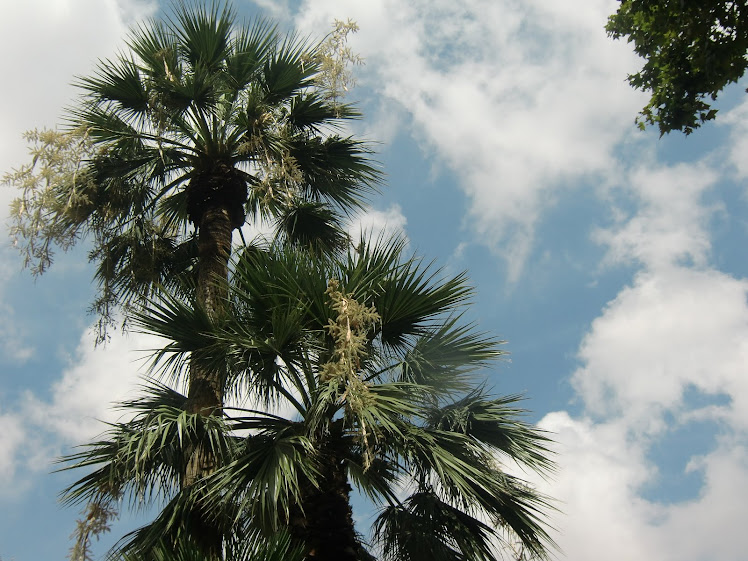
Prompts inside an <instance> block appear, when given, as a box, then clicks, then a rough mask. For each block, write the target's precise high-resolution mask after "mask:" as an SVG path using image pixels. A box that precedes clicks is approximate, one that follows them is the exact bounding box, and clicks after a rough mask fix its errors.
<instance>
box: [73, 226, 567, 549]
mask: <svg viewBox="0 0 748 561" xmlns="http://www.w3.org/2000/svg"><path fill="white" fill-rule="evenodd" d="M403 248H404V244H403V243H402V242H400V241H397V240H394V241H390V242H383V241H379V242H377V243H374V244H369V243H364V242H363V241H362V242H361V244H360V245H359V246H358V248H357V249H356V250H355V251H354V250H351V251H350V252H349V254H348V255H347V256H344V257H339V258H331V259H319V258H316V257H313V256H310V255H309V253H308V252H300V251H297V250H293V249H288V248H286V249H283V248H279V247H272V248H270V249H268V250H261V249H253V250H251V251H247V252H245V253H244V254H243V255H242V256H241V258H240V259H239V260H238V262H237V264H236V266H235V268H234V273H233V276H232V282H231V287H230V298H229V301H230V305H229V307H228V309H227V311H226V314H225V315H222V316H220V317H215V316H211V315H210V314H208V313H207V312H206V311H205V310H204V309H203V308H202V307H201V306H195V305H194V302H193V301H191V300H184V299H183V298H182V297H181V296H179V295H171V296H168V297H166V298H165V299H163V300H161V301H159V302H153V303H152V304H151V305H150V307H149V310H148V312H147V313H144V314H141V315H140V316H139V317H138V319H137V323H138V325H139V326H140V327H141V328H142V329H144V330H145V331H147V332H149V333H154V334H158V335H159V336H162V337H165V338H166V339H167V340H168V341H169V343H168V344H167V345H166V346H164V347H163V348H162V349H160V350H159V351H158V352H157V353H156V354H155V355H154V368H155V371H156V372H157V373H159V374H160V376H162V379H163V376H171V381H172V382H174V381H176V380H178V379H179V373H180V372H183V371H185V369H187V368H188V365H190V364H194V363H195V362H197V363H199V364H200V367H201V368H206V369H221V370H223V371H225V372H226V373H227V388H229V390H230V391H231V392H232V393H233V394H234V395H236V396H242V397H244V398H245V403H244V405H243V408H236V409H229V408H227V409H226V410H225V411H223V412H222V413H220V412H216V413H214V414H212V415H207V416H201V415H196V414H194V412H192V411H190V410H189V408H188V406H187V405H188V403H189V398H188V397H186V396H184V395H182V394H180V393H179V392H177V391H175V390H173V389H171V388H170V387H168V386H167V385H164V384H162V383H159V382H151V383H150V385H149V386H148V389H147V393H146V395H145V396H144V397H143V398H141V399H139V400H136V401H133V402H130V403H127V404H125V408H126V409H127V410H129V411H130V412H131V414H133V415H134V416H133V418H132V420H131V421H129V422H124V423H121V424H117V425H113V426H112V427H111V429H110V431H109V432H108V433H107V434H106V435H105V436H104V437H103V438H102V440H100V441H99V442H94V443H92V444H89V445H87V446H86V447H85V448H84V450H82V451H81V452H80V453H78V454H75V455H73V456H70V457H69V458H67V460H66V461H67V463H68V465H69V466H70V467H71V468H80V467H89V468H90V467H94V468H95V469H94V471H93V472H91V473H90V474H89V475H87V476H85V477H84V478H82V479H81V480H79V481H78V482H76V483H75V484H74V485H72V486H71V487H70V488H69V489H68V490H67V491H66V493H65V497H66V500H68V501H97V500H102V499H104V498H105V497H106V496H112V495H114V496H117V497H119V496H121V495H123V494H124V495H125V496H130V497H132V498H133V500H135V501H142V500H143V498H146V499H148V498H152V499H155V498H159V499H162V503H161V504H164V503H165V506H163V508H162V510H161V512H160V514H159V515H158V517H157V518H156V519H155V520H154V521H153V522H152V523H150V524H148V525H146V526H144V527H143V528H141V529H140V530H138V531H136V532H135V533H133V534H132V535H130V536H128V537H127V538H125V539H124V540H123V541H122V542H121V543H120V550H119V552H120V554H123V555H133V556H135V558H137V557H138V556H145V557H148V555H149V553H148V552H152V551H153V550H154V549H155V550H159V549H160V548H161V549H163V548H166V549H168V548H170V547H173V544H177V543H180V544H181V543H183V542H184V541H185V539H187V540H189V539H190V536H192V535H193V533H194V532H193V527H191V518H190V512H191V509H193V508H194V506H195V504H196V501H198V500H199V501H203V503H202V504H203V506H204V507H205V508H206V514H207V516H208V517H209V519H210V520H211V523H212V524H214V526H215V527H216V528H219V529H220V531H221V533H222V536H223V539H224V542H223V548H224V551H226V552H228V555H227V558H231V559H233V557H231V554H232V552H234V551H237V550H238V548H240V547H241V544H242V543H243V540H244V537H245V536H258V535H260V536H271V535H274V533H275V532H279V531H280V532H287V533H288V534H289V535H290V536H291V537H292V538H293V543H296V544H299V546H300V547H301V548H302V550H301V551H302V553H303V555H304V556H305V559H307V560H308V561H312V560H349V559H350V560H368V559H373V556H372V553H371V552H370V551H369V550H370V547H367V544H366V543H365V540H364V539H363V538H362V537H361V535H360V534H359V533H358V531H357V529H356V527H355V525H354V521H353V512H352V508H351V500H350V499H351V491H352V487H353V486H355V487H356V488H357V489H358V490H359V491H360V492H361V493H362V495H364V496H366V497H368V498H369V499H371V500H372V501H373V502H374V504H375V505H376V506H377V507H378V508H379V516H378V517H377V519H376V521H375V522H374V533H373V534H372V539H373V540H374V543H373V544H371V545H372V546H373V547H374V548H376V551H378V552H379V553H380V554H381V556H382V557H383V558H385V559H392V560H398V561H406V560H407V561H416V560H468V559H471V560H481V561H482V560H486V561H488V560H494V559H497V558H500V556H501V553H500V551H501V545H502V544H504V545H506V542H507V541H512V540H518V541H519V542H520V543H521V544H522V546H523V547H524V548H525V549H526V550H527V551H528V552H529V553H530V554H531V555H534V556H537V557H541V558H544V557H546V556H547V551H548V548H549V547H550V546H552V541H551V540H550V539H549V537H548V534H547V533H546V531H545V529H544V525H543V516H544V511H545V510H547V509H548V508H551V507H550V505H549V502H548V501H547V500H546V499H545V498H544V497H543V496H541V495H539V494H538V493H537V492H536V491H535V490H534V489H533V488H532V487H531V486H529V485H527V484H526V483H525V482H523V481H522V480H520V479H518V478H516V477H515V476H513V475H511V474H510V473H509V472H508V471H507V467H508V466H509V465H510V464H518V465H519V466H521V467H523V468H525V469H530V470H534V471H538V472H541V473H545V472H547V471H549V470H550V469H552V467H553V464H552V462H551V461H550V459H549V451H548V449H547V447H546V446H547V443H548V440H547V437H546V436H545V435H544V434H543V433H542V432H541V431H539V430H538V429H535V428H533V427H532V426H530V425H528V424H526V423H524V422H522V420H521V418H520V415H521V413H522V410H521V409H519V408H518V406H517V403H516V402H517V400H518V398H517V396H509V397H496V396H492V395H491V394H490V392H489V391H488V390H487V388H486V386H485V382H484V381H483V380H482V379H481V377H479V376H478V375H477V373H478V371H479V370H480V369H481V368H483V367H485V366H486V365H487V364H488V363H489V362H491V361H492V360H494V359H496V358H497V357H499V356H501V355H502V354H503V351H502V350H501V349H500V344H501V341H497V340H495V339H493V338H491V337H489V336H487V335H485V334H482V333H479V332H476V330H475V329H474V327H473V326H471V325H465V324H463V322H462V321H461V311H462V309H463V306H464V305H465V304H466V303H467V302H468V301H469V299H470V296H471V289H470V287H469V286H468V285H467V284H466V278H465V276H464V275H458V276H456V277H451V278H450V277H444V276H443V275H442V274H441V273H439V271H434V270H433V269H432V268H431V267H430V266H428V265H424V264H423V263H422V262H421V261H419V260H418V259H415V258H408V259H405V258H403ZM194 446H202V447H204V448H205V449H208V450H210V453H211V454H212V455H213V456H214V457H216V458H219V459H220V461H219V462H218V467H217V469H216V470H215V471H214V472H213V473H212V474H210V475H209V476H207V477H205V478H203V479H201V480H200V481H199V482H198V483H197V484H196V485H194V486H192V487H186V488H185V487H181V488H180V485H179V479H180V477H181V474H182V473H183V470H184V466H183V463H184V461H185V460H184V458H185V455H184V452H183V451H184V449H185V448H190V447H194ZM196 493H197V494H196ZM196 497H199V499H196ZM236 559H237V560H238V559H243V558H241V557H236Z"/></svg>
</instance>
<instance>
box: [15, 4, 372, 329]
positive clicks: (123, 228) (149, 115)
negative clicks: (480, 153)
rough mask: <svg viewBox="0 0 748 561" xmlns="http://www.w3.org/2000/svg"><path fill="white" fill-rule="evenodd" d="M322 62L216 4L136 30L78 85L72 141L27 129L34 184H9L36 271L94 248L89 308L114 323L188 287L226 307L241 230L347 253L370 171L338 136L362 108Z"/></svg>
mask: <svg viewBox="0 0 748 561" xmlns="http://www.w3.org/2000/svg"><path fill="white" fill-rule="evenodd" d="M322 45H323V46H324V43H323V44H322ZM323 55H324V52H323V51H322V50H321V49H320V45H318V44H312V43H311V42H309V41H306V40H303V39H300V38H298V37H296V36H295V35H293V34H292V35H286V36H283V35H282V34H279V33H278V32H277V31H276V29H275V28H274V27H273V26H272V25H271V24H269V23H268V22H266V21H255V22H249V23H247V22H240V21H239V20H238V18H237V16H236V14H235V13H234V11H233V10H232V9H231V7H230V6H229V4H226V3H222V2H213V3H211V4H209V5H203V4H202V3H199V2H183V3H176V2H175V3H174V4H173V5H172V9H171V13H170V15H166V16H165V17H164V19H161V20H152V21H149V22H147V23H145V24H142V25H140V26H138V27H135V28H134V29H132V30H131V31H130V35H129V37H128V39H127V48H126V49H125V50H124V51H123V52H122V53H121V54H120V55H119V56H118V57H117V58H115V59H113V60H103V61H101V62H100V63H99V65H98V68H97V69H96V71H95V72H94V73H93V74H92V75H91V76H88V77H83V78H79V79H78V81H77V85H78V86H79V87H80V88H81V89H82V90H83V95H82V97H81V99H80V100H79V102H78V103H77V104H76V105H75V106H74V107H73V108H72V109H71V110H70V111H69V124H70V132H69V133H67V134H63V135H59V134H56V133H54V132H50V131H46V132H44V133H30V136H29V139H30V140H31V141H32V142H33V143H34V144H36V149H35V150H34V152H33V154H34V165H36V166H37V167H42V168H43V169H41V171H40V173H39V174H38V175H34V173H33V172H34V165H32V166H28V167H27V168H23V169H22V170H21V171H20V172H17V173H16V174H13V175H10V176H8V177H6V180H8V181H10V182H13V183H16V184H18V185H19V186H20V187H22V188H23V189H24V194H23V196H22V197H20V198H19V199H18V200H17V201H15V203H14V210H15V211H16V212H14V213H13V216H15V217H16V224H15V225H14V233H15V234H16V235H17V236H18V237H19V238H25V242H26V247H25V249H26V254H27V258H29V259H30V261H31V264H32V265H33V266H34V270H35V272H43V271H44V269H45V268H46V267H47V266H48V265H49V264H50V262H51V247H52V246H54V245H60V246H62V247H63V248H67V247H68V246H69V245H70V244H71V243H73V242H74V241H75V240H77V239H78V238H80V237H82V236H87V235H88V236H90V237H92V238H93V243H94V248H93V250H92V252H91V259H92V260H93V261H94V262H95V263H96V264H97V269H96V277H97V280H98V282H99V286H100V292H99V298H98V300H97V301H96V303H95V305H94V308H95V310H96V311H97V312H99V313H101V314H102V315H103V316H104V318H105V319H106V320H108V319H111V313H112V311H113V309H114V308H118V307H124V308H125V311H127V310H128V309H131V307H132V306H133V305H135V307H137V304H139V303H142V302H143V301H144V299H145V298H147V297H148V296H149V295H150V294H152V293H153V291H154V290H155V289H157V288H158V287H159V286H169V287H176V286H182V287H184V286H185V280H186V279H190V280H192V281H193V282H192V283H190V282H187V283H186V286H188V287H189V286H194V285H195V284H196V286H197V287H198V293H199V298H198V299H199V300H200V301H201V302H205V303H206V305H207V308H208V309H211V310H212V309H215V308H217V307H220V305H221V304H220V302H221V301H222V300H223V299H224V298H223V297H219V294H220V292H221V290H223V289H222V288H221V282H220V280H221V279H226V278H227V275H228V272H227V269H226V265H227V263H228V261H229V256H230V253H231V244H232V232H233V231H234V230H235V229H238V228H241V227H242V226H244V225H245V224H247V223H249V224H256V225H259V224H260V223H261V222H263V221H264V222H266V223H269V225H271V226H273V230H274V232H275V234H276V236H278V237H279V238H282V239H284V240H285V241H287V242H289V243H291V244H297V245H302V246H305V247H307V248H310V249H312V250H313V251H316V252H323V251H326V250H335V249H340V248H341V247H343V246H345V245H346V243H347V237H346V235H345V233H344V230H343V229H342V226H341V225H342V220H343V219H344V218H345V217H346V215H348V214H349V213H351V212H352V211H356V210H357V209H359V208H361V207H362V206H363V205H364V203H365V201H366V197H367V195H368V193H369V192H370V191H371V188H372V187H373V186H374V185H375V184H376V183H377V180H378V177H379V173H378V171H377V170H376V168H375V167H374V166H373V165H372V162H371V161H370V159H369V156H370V150H369V148H368V147H367V145H366V144H364V143H363V142H361V141H358V140H355V139H354V138H352V137H350V136H344V135H342V134H341V133H342V130H343V129H342V126H343V125H344V123H345V121H346V120H348V119H351V118H356V117H357V116H358V113H357V112H356V111H355V110H354V109H353V108H352V107H351V106H350V105H347V104H343V103H340V102H339V101H338V99H337V94H338V92H336V91H334V90H331V89H330V88H329V87H328V86H326V84H328V83H329V76H328V74H329V73H330V72H331V71H330V70H329V69H328V70H326V72H321V68H323V67H325V68H327V67H329V61H326V60H325V59H324V56H323ZM335 71H339V69H336V68H333V70H332V72H335ZM224 284H225V283H224ZM224 289H225V287H224ZM216 291H218V292H216Z"/></svg>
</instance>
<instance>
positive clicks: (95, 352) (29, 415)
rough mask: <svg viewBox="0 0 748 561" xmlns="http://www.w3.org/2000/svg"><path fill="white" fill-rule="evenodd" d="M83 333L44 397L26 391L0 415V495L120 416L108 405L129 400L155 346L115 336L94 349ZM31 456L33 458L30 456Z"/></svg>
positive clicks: (147, 339) (145, 338)
mask: <svg viewBox="0 0 748 561" xmlns="http://www.w3.org/2000/svg"><path fill="white" fill-rule="evenodd" d="M94 341H95V333H94V331H93V330H92V329H91V330H88V331H86V332H85V333H84V334H83V335H82V336H81V339H80V342H79V344H78V347H77V348H76V349H75V351H74V352H73V353H71V355H70V357H69V359H68V361H67V366H66V367H65V368H64V369H63V371H62V373H61V375H60V378H59V379H58V380H57V381H56V382H55V383H54V384H53V385H52V387H51V389H50V391H49V395H45V394H44V393H38V392H36V391H32V390H27V391H26V392H25V394H24V395H23V398H22V399H21V400H20V402H19V404H18V406H17V407H16V408H8V409H7V410H6V411H3V412H2V415H0V423H2V426H3V434H2V436H1V437H0V444H2V445H3V450H4V453H3V459H2V460H0V475H4V477H0V493H3V494H8V493H10V492H11V491H13V490H14V489H16V488H17V487H19V485H20V486H23V484H24V482H26V481H28V480H29V478H31V477H32V476H34V475H35V474H36V473H38V472H40V471H41V472H48V471H49V469H50V465H51V462H52V461H53V460H54V458H55V457H57V456H58V455H60V454H61V453H63V452H64V451H65V449H66V447H68V446H71V445H77V444H81V443H83V442H87V441H90V440H91V439H92V438H93V437H94V436H96V435H97V434H99V433H101V432H103V431H104V430H105V428H106V427H105V425H104V424H103V423H102V421H103V422H114V421H117V420H119V419H120V417H121V415H122V414H123V412H122V411H119V410H117V409H115V408H113V407H112V406H113V404H115V403H118V402H121V401H123V400H125V399H130V398H133V397H135V395H136V394H137V388H138V385H139V384H140V382H141V376H142V374H143V373H144V366H145V362H144V359H145V358H146V357H147V356H148V351H150V350H152V349H154V348H157V347H159V346H161V343H160V341H159V339H157V338H156V337H153V336H149V335H143V334H136V333H129V334H123V333H122V332H116V333H114V334H113V336H112V338H111V340H110V341H109V342H108V343H107V344H106V345H99V346H95V345H94ZM32 452H33V457H32V455H31V454H32Z"/></svg>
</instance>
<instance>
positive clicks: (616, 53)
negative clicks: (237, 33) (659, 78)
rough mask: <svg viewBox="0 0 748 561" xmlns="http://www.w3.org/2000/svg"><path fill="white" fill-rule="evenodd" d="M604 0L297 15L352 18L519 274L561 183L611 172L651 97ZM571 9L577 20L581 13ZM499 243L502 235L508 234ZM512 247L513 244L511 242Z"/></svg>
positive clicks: (481, 227) (393, 91) (378, 76)
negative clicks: (632, 75) (636, 85)
mask: <svg viewBox="0 0 748 561" xmlns="http://www.w3.org/2000/svg"><path fill="white" fill-rule="evenodd" d="M612 9H613V5H612V4H611V3H610V2H608V1H606V0H578V1H575V2H572V3H571V5H570V4H569V3H568V2H567V3H565V4H564V6H563V9H561V8H558V7H556V6H555V4H554V3H553V2H533V3H517V2H512V1H510V0H504V1H500V2H496V1H493V0H490V1H489V0H473V1H470V2H459V3H455V2H446V1H440V2H428V3H425V2H415V3H410V4H403V3H398V2H391V1H389V2H388V1H383V2H366V3H357V4H351V3H344V2H340V1H334V0H327V1H320V0H315V2H307V3H305V4H304V5H303V7H302V9H301V12H300V15H299V18H298V24H299V26H300V27H302V28H304V29H310V30H319V29H325V28H326V26H328V25H329V22H330V21H331V20H332V19H333V18H334V17H337V18H345V17H352V18H353V19H355V20H356V21H357V22H358V24H359V25H360V27H361V31H360V32H359V33H358V34H357V35H355V36H353V37H352V38H351V43H352V45H353V49H354V50H355V51H356V52H359V53H361V54H362V55H363V56H364V58H365V59H366V62H367V66H366V67H365V68H366V70H365V72H366V74H364V78H363V80H362V82H365V83H367V84H369V85H371V86H372V87H374V88H375V89H377V90H378V91H379V92H380V93H382V94H383V95H384V96H385V97H386V98H388V99H390V100H392V102H394V103H396V104H399V105H401V107H402V109H403V110H404V111H406V112H407V113H409V114H410V116H411V121H410V123H409V125H410V126H412V129H413V134H414V135H415V136H416V137H417V138H418V139H419V140H420V141H421V142H422V143H423V145H424V146H425V147H427V149H429V150H430V151H432V152H433V159H434V160H435V161H439V162H442V163H443V164H444V165H446V166H448V167H449V168H450V169H451V170H453V171H454V172H456V174H457V175H458V177H459V178H460V186H461V187H462V189H463V190H464V191H465V192H466V193H467V194H468V195H469V197H470V199H471V202H472V204H471V214H472V215H473V217H474V219H475V220H473V221H472V223H473V224H474V226H475V229H476V233H477V234H478V235H479V237H480V239H481V241H482V242H483V243H487V244H488V245H489V246H491V247H492V248H493V249H494V250H495V251H496V252H497V253H499V254H500V255H502V256H503V257H505V258H506V259H507V261H508V264H509V266H510V276H511V277H512V278H514V279H516V278H517V277H518V275H519V274H520V272H521V270H522V266H523V262H524V260H525V258H526V256H527V255H528V253H529V251H530V249H531V247H532V243H533V236H534V226H535V223H536V222H537V220H538V219H539V217H540V216H541V215H542V212H543V210H544V208H545V207H546V206H547V205H549V204H551V203H552V200H553V196H552V195H553V193H554V192H555V191H557V190H558V189H563V188H564V186H565V185H567V184H569V183H570V182H574V183H578V182H580V181H583V180H585V179H586V178H589V177H590V176H592V175H598V176H605V177H607V176H612V175H613V174H614V173H615V170H616V168H617V165H616V160H615V157H614V154H613V150H614V148H615V147H616V145H617V144H618V143H619V142H621V141H622V140H623V139H624V138H625V137H626V136H627V135H628V134H630V133H631V132H633V127H630V126H629V123H631V122H632V119H633V116H634V115H635V114H636V112H637V109H638V108H639V107H640V105H641V104H642V103H641V97H640V95H639V94H637V93H636V92H634V91H632V90H631V88H630V87H629V86H628V85H627V84H626V83H625V80H624V78H625V76H626V73H627V71H629V70H631V69H632V68H633V67H635V57H634V56H633V55H632V53H631V51H630V48H629V47H628V46H626V45H625V44H622V43H617V42H613V41H611V40H610V39H609V38H608V37H607V36H606V35H605V31H604V29H603V27H604V24H605V17H606V15H607V14H609V13H610V12H611V10H612ZM572 14H573V16H572ZM500 242H503V243H500ZM506 248H510V249H509V250H508V251H507V249H506Z"/></svg>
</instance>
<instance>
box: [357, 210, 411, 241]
mask: <svg viewBox="0 0 748 561" xmlns="http://www.w3.org/2000/svg"><path fill="white" fill-rule="evenodd" d="M407 223H408V220H407V218H405V215H404V214H403V211H402V209H401V208H400V205H392V206H390V207H389V208H387V209H385V210H375V209H370V210H367V211H366V212H362V213H361V214H359V215H358V216H356V219H355V220H354V221H353V222H352V223H351V224H350V225H349V227H348V233H349V234H350V235H351V237H352V238H353V239H354V241H355V240H357V239H359V238H360V237H361V235H362V234H364V235H367V236H369V239H372V240H376V239H378V238H379V237H380V236H391V235H398V236H402V237H406V235H405V226H406V225H407ZM406 239H407V237H406Z"/></svg>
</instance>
